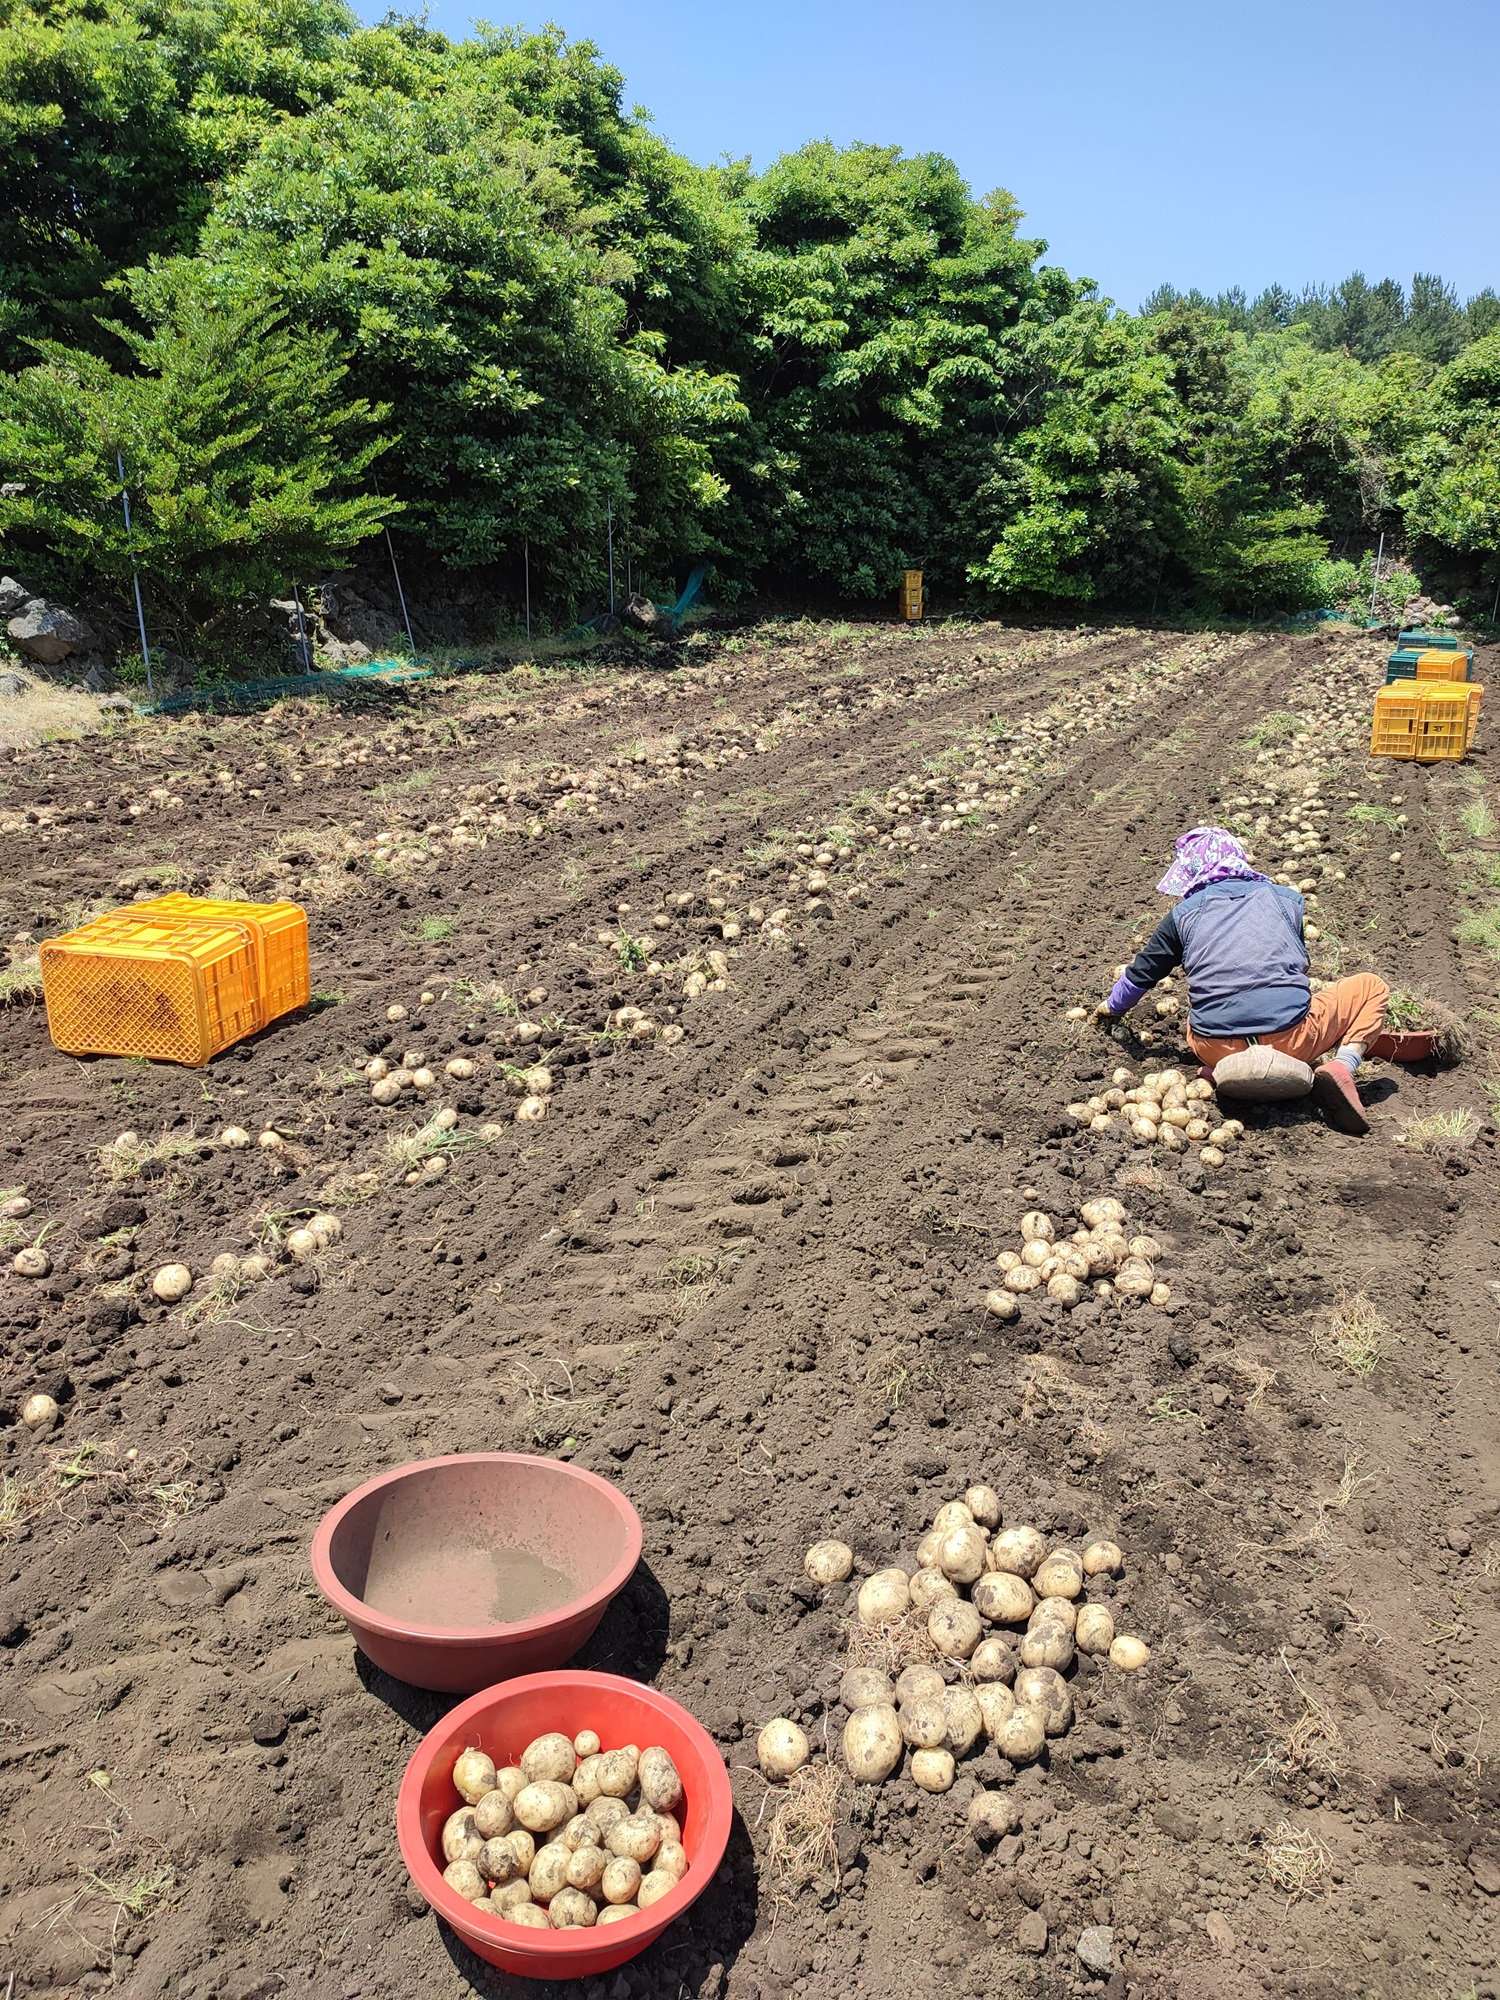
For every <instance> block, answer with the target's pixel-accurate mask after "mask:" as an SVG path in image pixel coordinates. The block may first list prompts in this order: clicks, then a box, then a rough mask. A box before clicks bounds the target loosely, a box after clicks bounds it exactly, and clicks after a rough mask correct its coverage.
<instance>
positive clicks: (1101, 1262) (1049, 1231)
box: [984, 1195, 1172, 1319]
mask: <svg viewBox="0 0 1500 2000" xmlns="http://www.w3.org/2000/svg"><path fill="white" fill-rule="evenodd" d="M1078 1213H1079V1216H1080V1217H1081V1219H1082V1221H1083V1224H1084V1227H1083V1228H1082V1229H1075V1230H1074V1231H1073V1233H1072V1235H1071V1236H1066V1237H1063V1238H1062V1239H1061V1240H1059V1239H1058V1234H1057V1225H1056V1223H1055V1222H1054V1221H1053V1219H1052V1217H1051V1216H1050V1215H1048V1214H1047V1213H1046V1212H1045V1211H1044V1210H1043V1209H1039V1208H1033V1209H1029V1210H1028V1211H1027V1213H1026V1214H1025V1215H1023V1216H1022V1217H1021V1247H1020V1249H1019V1250H1002V1251H1001V1252H1000V1253H999V1255H998V1256H997V1257H996V1259H995V1262H996V1264H997V1265H998V1266H999V1268H1000V1270H1001V1271H1002V1272H1003V1273H1004V1276H1003V1277H1002V1278H1001V1280H1000V1283H999V1285H998V1286H997V1287H996V1288H995V1290H994V1291H992V1292H989V1293H987V1294H986V1295H985V1301H984V1304H985V1310H986V1311H987V1312H989V1313H991V1314H993V1315H994V1317H995V1318H996V1319H1014V1318H1015V1317H1016V1315H1017V1313H1018V1312H1019V1311H1020V1309H1021V1299H1022V1297H1023V1296H1024V1295H1025V1294H1026V1293H1027V1292H1042V1293H1043V1294H1044V1295H1045V1297H1047V1298H1049V1299H1051V1300H1053V1301H1054V1302H1055V1303H1056V1304H1057V1305H1060V1306H1063V1307H1064V1308H1068V1309H1071V1308H1072V1307H1073V1306H1076V1305H1077V1304H1078V1303H1079V1302H1080V1300H1082V1299H1083V1298H1084V1297H1086V1296H1087V1295H1088V1293H1089V1290H1090V1288H1092V1290H1093V1293H1094V1295H1095V1296H1096V1297H1099V1298H1111V1297H1116V1296H1118V1297H1120V1298H1124V1299H1148V1300H1149V1301H1150V1302H1151V1304H1152V1305H1154V1306H1164V1305H1165V1304H1166V1303H1167V1301H1168V1300H1169V1299H1170V1298H1171V1296H1172V1288H1171V1286H1170V1285H1167V1284H1164V1283H1163V1282H1162V1281H1161V1280H1160V1279H1159V1278H1158V1277H1157V1275H1156V1264H1157V1261H1158V1260H1159V1258H1160V1256H1161V1245H1160V1244H1159V1243H1158V1242H1157V1240H1156V1238H1155V1237H1154V1236H1131V1235H1128V1234H1127V1232H1126V1213H1125V1205H1124V1203H1123V1202H1119V1201H1116V1200H1115V1198H1114V1196H1113V1195H1100V1196H1099V1198H1098V1199H1097V1200H1095V1201H1086V1202H1084V1203H1083V1205H1082V1207H1081V1208H1080V1209H1079V1211H1078Z"/></svg>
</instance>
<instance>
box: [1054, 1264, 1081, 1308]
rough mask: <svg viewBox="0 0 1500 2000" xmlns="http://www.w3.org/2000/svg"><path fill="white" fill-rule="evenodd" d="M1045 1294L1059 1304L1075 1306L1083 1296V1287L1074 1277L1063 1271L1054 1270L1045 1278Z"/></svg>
mask: <svg viewBox="0 0 1500 2000" xmlns="http://www.w3.org/2000/svg"><path fill="white" fill-rule="evenodd" d="M1047 1296H1048V1298H1049V1299H1051V1300H1053V1301H1054V1302H1055V1303H1056V1304H1057V1305H1060V1306H1076V1305H1077V1303H1078V1301H1079V1299H1080V1298H1081V1297H1082V1296H1083V1288H1082V1286H1081V1285H1080V1284H1079V1282H1078V1280H1077V1279H1076V1278H1072V1277H1069V1276H1068V1274H1067V1273H1066V1272H1065V1271H1054V1272H1053V1274H1052V1276H1051V1277H1050V1278H1049V1279H1048V1280H1047Z"/></svg>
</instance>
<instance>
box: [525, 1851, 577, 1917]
mask: <svg viewBox="0 0 1500 2000" xmlns="http://www.w3.org/2000/svg"><path fill="white" fill-rule="evenodd" d="M572 1861H573V1851H572V1849H571V1848H568V1847H564V1846H563V1844H562V1842H561V1841H560V1840H549V1841H548V1842H547V1845H546V1846H545V1847H539V1848H538V1849H537V1851H536V1853H535V1855H534V1856H533V1857H532V1862H531V1866H530V1868H529V1869H528V1870H527V1871H526V1880H527V1882H528V1883H529V1884H530V1887H531V1893H532V1895H533V1896H535V1897H536V1899H537V1901H538V1902H539V1903H550V1902H551V1901H552V1898H553V1897H554V1896H555V1895H556V1894H557V1892H558V1890H559V1889H565V1888H566V1887H567V1885H568V1869H569V1868H570V1867H571V1865H572Z"/></svg>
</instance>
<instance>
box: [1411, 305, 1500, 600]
mask: <svg viewBox="0 0 1500 2000" xmlns="http://www.w3.org/2000/svg"><path fill="white" fill-rule="evenodd" d="M1407 474H1408V478H1409V480H1410V485H1409V487H1408V489H1407V491H1406V493H1405V496H1404V503H1405V511H1406V525H1407V527H1408V529H1409V530H1410V532H1411V533H1412V534H1414V535H1420V536H1425V537H1426V538H1428V539H1429V540H1431V541H1433V542H1437V543H1439V544H1441V545H1442V546H1443V547H1445V548H1449V549H1456V550H1461V551H1463V552H1465V553H1466V554H1472V555H1479V556H1482V557H1484V558H1485V559H1486V561H1485V565H1484V567H1485V570H1486V572H1487V574H1488V575H1490V577H1491V578H1492V579H1493V577H1494V574H1495V570H1496V567H1497V564H1496V558H1497V556H1500V333H1492V334H1490V335H1489V336H1488V337H1487V338H1486V339H1484V340H1476V341H1474V342H1473V343H1472V344H1471V345H1470V346H1469V347H1467V348H1466V349H1465V350H1464V352H1463V353H1462V354H1461V355H1459V357H1458V359H1457V360H1455V361H1453V362H1450V363H1449V365H1448V367H1447V368H1445V369H1444V370H1443V371H1442V373H1441V374H1440V375H1439V376H1438V377H1437V378H1436V380H1435V381H1434V383H1433V385H1432V406H1431V422H1430V427H1429V428H1428V429H1427V430H1426V431H1425V433H1424V434H1423V436H1422V437H1421V438H1420V439H1419V440H1418V441H1417V442H1416V443H1415V444H1414V445H1413V447H1412V449H1411V451H1410V453H1409V456H1408V461H1407Z"/></svg>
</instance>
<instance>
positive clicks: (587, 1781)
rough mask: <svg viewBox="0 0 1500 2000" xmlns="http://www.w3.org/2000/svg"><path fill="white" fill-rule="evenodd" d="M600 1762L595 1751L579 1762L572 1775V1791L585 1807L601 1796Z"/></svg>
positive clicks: (600, 1759)
mask: <svg viewBox="0 0 1500 2000" xmlns="http://www.w3.org/2000/svg"><path fill="white" fill-rule="evenodd" d="M602 1761H603V1760H602V1758H601V1757H600V1755H599V1752H598V1751H597V1750H595V1751H594V1752H593V1753H592V1755H590V1756H587V1757H584V1758H581V1759H580V1760H579V1764H578V1768H577V1770H576V1771H575V1772H574V1773H573V1789H574V1791H575V1792H576V1793H577V1794H578V1796H579V1798H580V1799H581V1800H582V1801H583V1803H584V1804H585V1805H591V1804H592V1803H593V1801H594V1800H595V1799H597V1798H598V1797H600V1796H601V1795H600V1791H599V1766H600V1764H601V1762H602Z"/></svg>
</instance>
